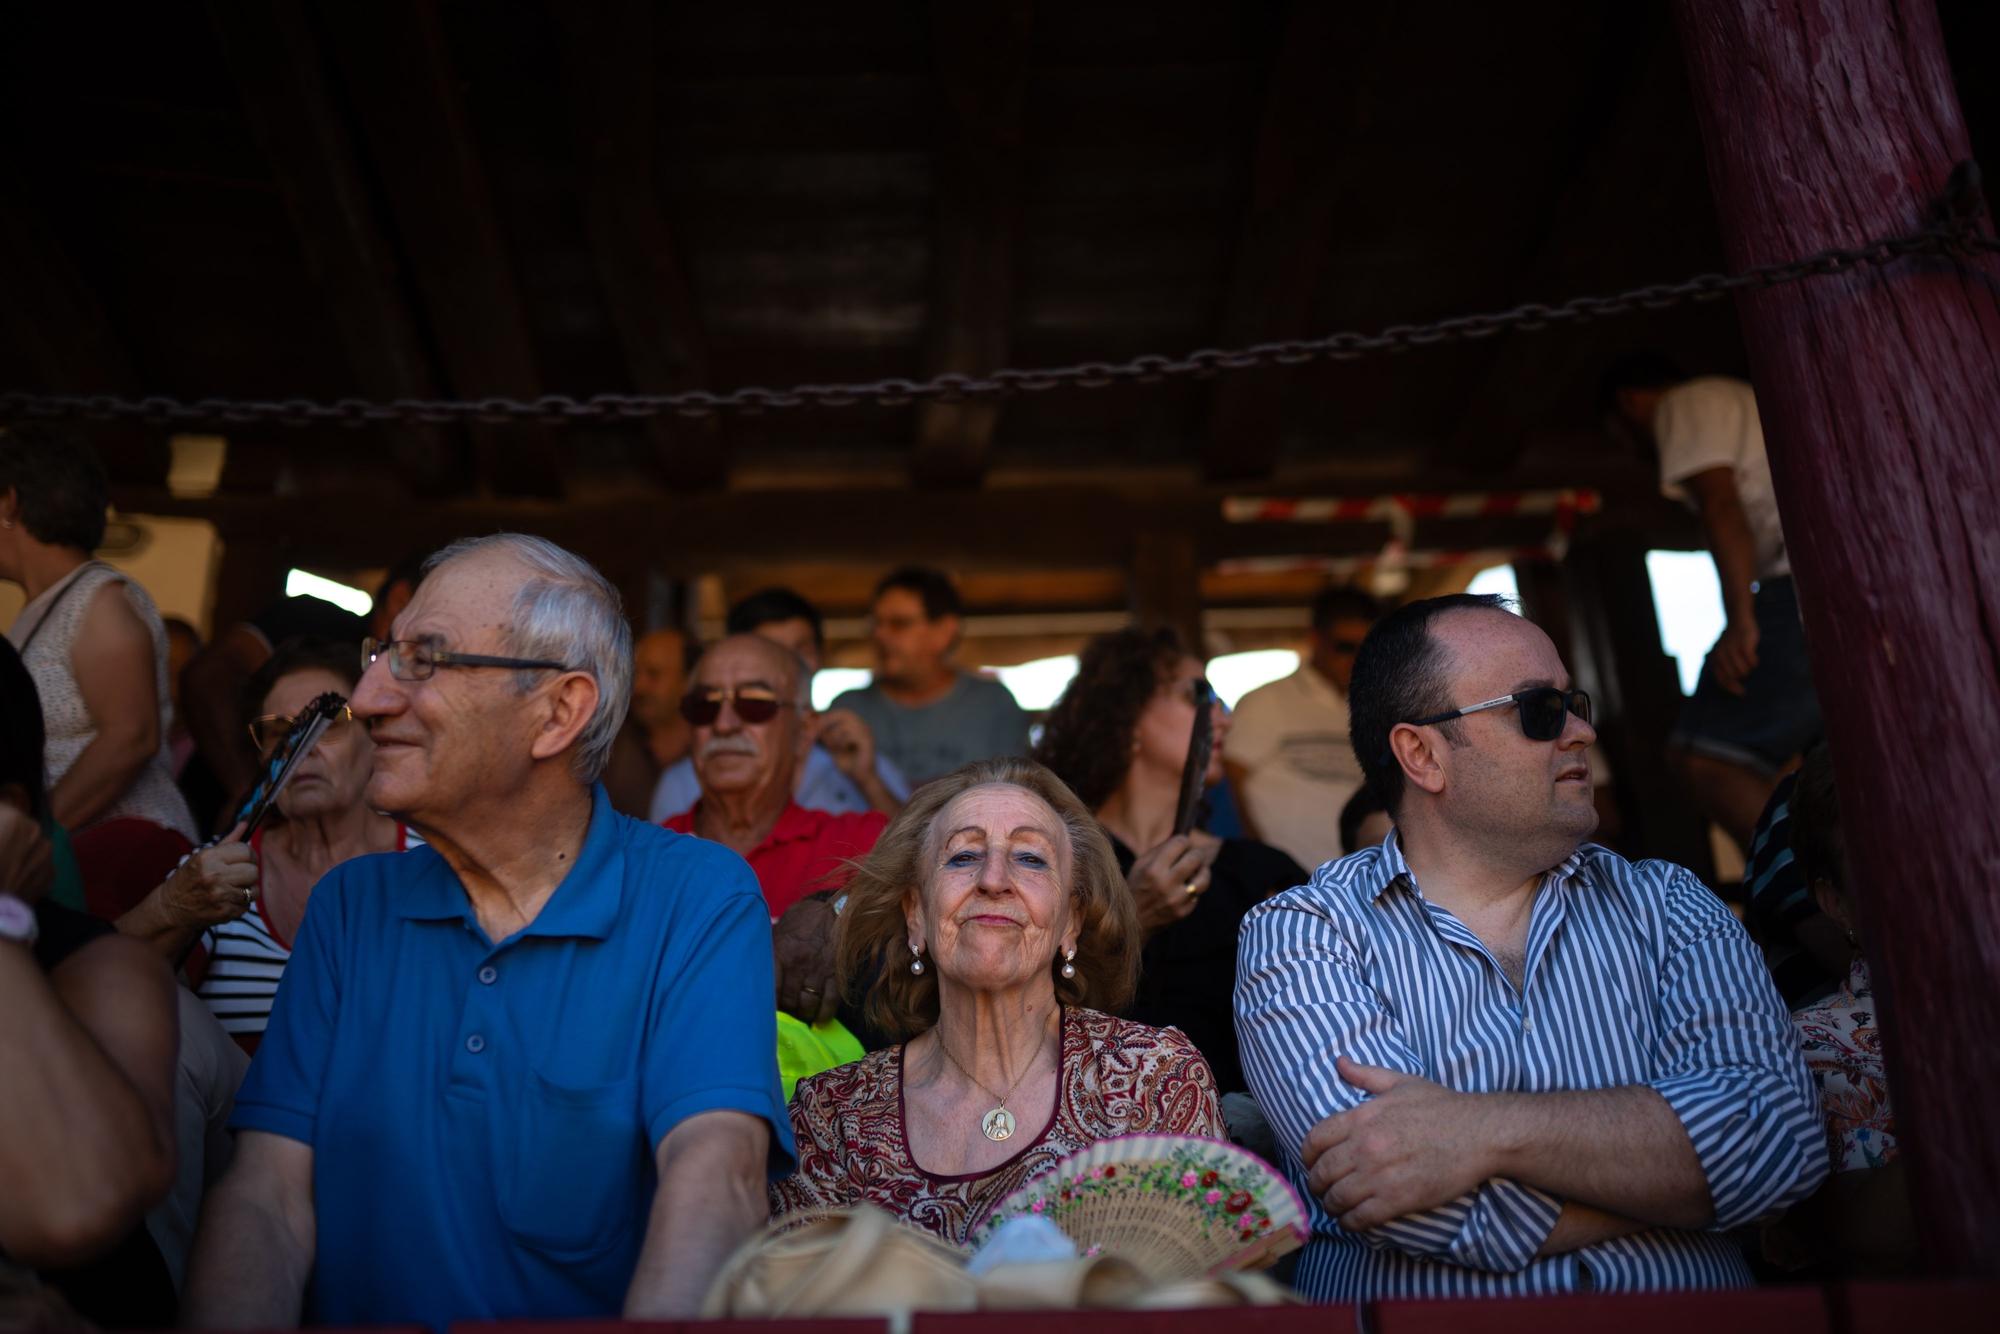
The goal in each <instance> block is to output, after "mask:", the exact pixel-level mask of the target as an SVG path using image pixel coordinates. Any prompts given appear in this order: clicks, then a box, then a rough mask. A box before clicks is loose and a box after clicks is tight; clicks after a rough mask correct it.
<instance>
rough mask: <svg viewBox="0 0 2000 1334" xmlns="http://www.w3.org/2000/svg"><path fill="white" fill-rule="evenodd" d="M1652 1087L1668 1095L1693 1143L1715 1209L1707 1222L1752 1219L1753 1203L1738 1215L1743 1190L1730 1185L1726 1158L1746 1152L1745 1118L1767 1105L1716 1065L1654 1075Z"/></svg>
mask: <svg viewBox="0 0 2000 1334" xmlns="http://www.w3.org/2000/svg"><path fill="white" fill-rule="evenodd" d="M1650 1087H1651V1088H1652V1090H1653V1091H1654V1092H1655V1093H1657V1094H1659V1095H1660V1096H1661V1097H1662V1098H1665V1099H1666V1100H1667V1106H1668V1107H1669V1108H1671V1109H1672V1111H1673V1114H1674V1115H1675V1116H1676V1117H1678V1118H1680V1123H1681V1129H1682V1130H1684V1131H1686V1132H1687V1137H1688V1141H1689V1142H1690V1143H1692V1144H1693V1145H1694V1156H1695V1161H1697V1162H1698V1163H1700V1164H1701V1174H1702V1176H1703V1177H1704V1178H1705V1179H1706V1180H1707V1181H1708V1195H1709V1202H1710V1205H1711V1207H1712V1208H1713V1209H1714V1211H1715V1217H1714V1219H1713V1220H1712V1221H1711V1222H1710V1223H1709V1227H1710V1228H1712V1229H1715V1230H1717V1231H1722V1230H1726V1229H1728V1228H1732V1227H1737V1226H1739V1225H1741V1224H1744V1223H1748V1222H1751V1221H1752V1220H1753V1219H1754V1218H1755V1217H1756V1213H1757V1211H1756V1210H1755V1208H1754V1207H1753V1208H1752V1209H1751V1210H1750V1211H1748V1212H1743V1213H1742V1216H1741V1217H1738V1216H1736V1215H1737V1214H1738V1213H1739V1212H1741V1211H1742V1209H1743V1201H1742V1200H1741V1199H1740V1198H1739V1196H1740V1195H1741V1194H1742V1192H1740V1191H1738V1190H1736V1189H1734V1188H1733V1187H1732V1182H1731V1180H1730V1173H1729V1171H1728V1164H1729V1163H1730V1162H1731V1161H1732V1160H1740V1159H1741V1158H1742V1152H1741V1151H1742V1148H1743V1145H1742V1142H1741V1141H1742V1140H1743V1138H1744V1128H1743V1122H1744V1121H1745V1119H1746V1118H1749V1117H1753V1116H1763V1115H1768V1114H1769V1111H1768V1109H1767V1108H1764V1107H1762V1106H1761V1105H1760V1103H1761V1100H1760V1099H1756V1098H1753V1097H1751V1096H1750V1095H1749V1091H1748V1090H1746V1089H1744V1088H1743V1087H1741V1085H1739V1084H1738V1083H1736V1082H1735V1081H1733V1080H1729V1079H1726V1078H1724V1077H1722V1076H1719V1075H1717V1074H1716V1073H1715V1072H1713V1071H1696V1072H1694V1073H1691V1074H1685V1075H1674V1076H1672V1077H1671V1078H1668V1079H1659V1080H1655V1081H1653V1083H1652V1084H1651V1085H1650Z"/></svg>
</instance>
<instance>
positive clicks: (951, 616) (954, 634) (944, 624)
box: [931, 612, 965, 653]
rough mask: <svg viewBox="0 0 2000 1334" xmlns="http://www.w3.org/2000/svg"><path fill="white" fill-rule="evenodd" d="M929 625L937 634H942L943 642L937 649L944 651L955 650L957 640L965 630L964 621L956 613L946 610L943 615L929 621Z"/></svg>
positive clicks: (951, 651)
mask: <svg viewBox="0 0 2000 1334" xmlns="http://www.w3.org/2000/svg"><path fill="white" fill-rule="evenodd" d="M931 625H932V627H933V628H934V629H936V630H937V631H938V633H939V634H941V635H943V636H944V640H943V644H942V646H941V648H940V650H939V651H940V652H944V653H953V652H956V651H957V649H958V644H959V640H960V639H961V638H962V637H963V635H964V630H965V626H964V623H963V622H962V621H960V620H959V619H958V616H957V614H956V613H953V612H946V613H945V614H944V615H942V616H940V617H938V618H937V620H935V621H933V622H931Z"/></svg>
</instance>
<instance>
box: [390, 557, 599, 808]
mask: <svg viewBox="0 0 2000 1334" xmlns="http://www.w3.org/2000/svg"><path fill="white" fill-rule="evenodd" d="M488 551H499V552H503V553H505V554H506V555H507V556H509V557H511V558H512V559H514V560H516V561H519V562H520V563H521V564H522V565H525V566H526V567H527V568H528V570H529V571H530V574H529V577H528V578H527V579H526V580H524V581H523V582H522V584H521V588H520V591H519V592H517V593H515V594H514V614H513V617H512V621H511V623H510V625H509V626H508V631H507V651H508V654H509V655H510V656H513V657H520V658H548V659H551V660H553V661H556V662H560V663H562V664H563V666H564V667H566V668H568V669H569V670H570V671H573V672H582V673H584V674H585V675H587V676H589V677H591V678H592V679H593V680H595V681H596V682H597V711H596V712H595V713H593V714H591V716H590V722H589V723H588V724H586V725H585V726H584V729H583V731H582V733H581V734H580V735H578V737H577V739H576V745H575V753H574V754H573V755H572V756H571V758H570V765H571V769H572V770H573V772H574V773H575V774H576V776H577V777H578V778H580V779H582V780H583V781H584V782H586V783H595V782H596V781H597V780H598V778H600V777H601V776H602V775H603V773H604V769H605V766H606V765H608V764H609V763H610V762H611V744H612V742H613V741H615V740H616V739H617V736H618V729H619V728H621V727H623V726H624V725H625V711H626V709H627V708H629V707H630V706H631V703H632V627H631V626H630V625H629V624H627V622H626V620H625V609H624V603H623V600H622V599H620V598H619V596H618V590H617V589H616V588H614V587H612V585H611V581H610V580H608V579H606V578H605V577H604V576H603V575H602V574H599V573H598V571H597V567H596V566H594V565H592V564H591V563H590V562H589V561H587V560H585V559H584V558H583V557H581V556H579V555H576V554H575V553H574V552H570V551H566V550H564V549H563V548H561V547H559V546H557V545H556V544H555V543H553V542H551V541H549V540H548V539H547V538H543V537H532V536H529V535H528V534H526V533H495V534H493V535H492V536H491V537H462V538H460V539H459V540H458V541H456V542H453V543H452V544H451V545H450V546H448V547H445V548H444V549H443V550H442V551H439V552H438V553H437V554H436V555H434V556H432V557H431V558H430V559H429V560H427V561H425V562H424V573H425V574H426V575H428V574H430V573H432V572H433V571H435V570H437V569H439V568H440V567H442V566H445V565H448V564H450V563H451V562H452V561H455V560H458V559H460V558H461V557H465V556H472V555H478V554H480V553H483V552H488ZM547 679H548V677H547V676H546V675H545V674H544V669H540V668H534V669H528V670H524V671H519V672H516V673H515V674H514V684H515V687H516V688H517V689H519V690H521V691H522V692H524V693H525V692H527V691H529V690H532V689H534V688H535V687H536V686H538V685H540V684H541V683H542V682H543V681H545V680H547Z"/></svg>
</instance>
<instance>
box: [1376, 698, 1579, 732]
mask: <svg viewBox="0 0 2000 1334" xmlns="http://www.w3.org/2000/svg"><path fill="white" fill-rule="evenodd" d="M1509 704H1515V705H1518V706H1520V711H1521V735H1522V736H1525V737H1526V738H1528V740H1530V741H1554V740H1556V739H1557V738H1558V737H1560V736H1561V735H1562V734H1563V729H1564V728H1565V727H1567V726H1569V715H1570V714H1572V713H1573V714H1575V715H1576V716H1577V717H1579V718H1581V719H1582V720H1583V721H1584V722H1585V723H1588V722H1589V721H1590V696H1589V695H1588V694H1587V693H1585V692H1584V691H1581V690H1557V689H1556V688H1555V687H1554V686H1536V687H1535V688H1534V689H1533V690H1517V691H1515V692H1514V693H1513V694H1511V695H1502V696H1500V698H1498V699H1488V700H1481V701H1480V702H1479V703H1477V704H1468V705H1466V706H1465V707H1464V708H1462V709H1453V710H1452V711H1451V712H1450V713H1440V714H1438V715H1437V716H1436V717H1434V718H1410V719H1407V720H1406V721H1408V722H1409V724H1410V725H1411V726H1412V727H1432V726H1435V725H1436V724H1438V723H1448V722H1450V721H1451V720H1452V719H1454V718H1463V717H1465V715H1466V714H1468V713H1478V712H1480V711H1481V710H1483V709H1503V708H1505V707H1507V706H1508V705H1509Z"/></svg>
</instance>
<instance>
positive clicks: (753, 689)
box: [681, 686, 795, 727]
mask: <svg viewBox="0 0 2000 1334" xmlns="http://www.w3.org/2000/svg"><path fill="white" fill-rule="evenodd" d="M725 703H727V704H733V705H734V706H735V708H736V716H737V717H738V718H741V719H742V720H743V721H744V722H746V723H748V724H750V725H751V726H752V727H755V726H757V725H758V724H759V723H768V722H770V721H771V720H772V719H773V718H775V717H777V716H778V710H780V709H785V708H792V707H795V706H794V705H793V704H792V703H791V701H789V700H783V699H779V698H778V692H777V691H775V690H773V689H771V687H769V686H738V687H736V689H734V690H720V689H717V688H716V687H714V686H697V687H696V688H695V689H693V690H690V691H688V692H687V694H685V695H682V696H681V717H683V718H685V719H687V720H688V725H689V726H691V727H713V726H714V725H715V720H716V719H717V718H720V717H721V716H722V706H723V705H724V704H725Z"/></svg>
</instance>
